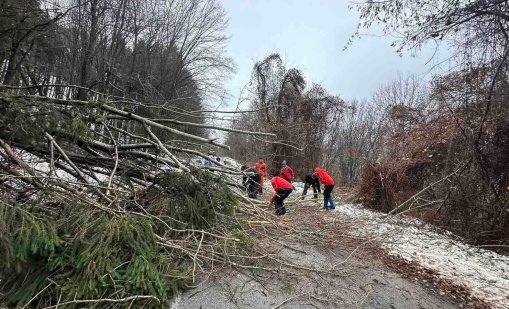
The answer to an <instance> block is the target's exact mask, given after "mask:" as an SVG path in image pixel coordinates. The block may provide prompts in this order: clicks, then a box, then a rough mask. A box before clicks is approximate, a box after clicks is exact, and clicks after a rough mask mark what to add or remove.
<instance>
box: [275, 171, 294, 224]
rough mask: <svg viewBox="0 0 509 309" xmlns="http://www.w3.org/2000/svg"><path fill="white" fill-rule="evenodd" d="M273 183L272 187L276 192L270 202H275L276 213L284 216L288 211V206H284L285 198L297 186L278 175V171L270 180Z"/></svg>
mask: <svg viewBox="0 0 509 309" xmlns="http://www.w3.org/2000/svg"><path fill="white" fill-rule="evenodd" d="M270 183H271V184H272V188H274V191H275V192H276V194H274V196H273V197H272V198H271V199H270V204H273V203H274V208H275V210H276V215H278V216H282V215H284V214H285V213H286V208H285V206H284V204H283V203H284V200H285V199H286V198H287V197H288V196H289V195H290V193H292V191H293V190H294V189H295V187H294V186H293V185H292V184H291V183H290V182H288V181H286V180H285V179H283V178H282V177H279V176H278V173H277V172H276V173H274V175H273V177H272V179H271V180H270Z"/></svg>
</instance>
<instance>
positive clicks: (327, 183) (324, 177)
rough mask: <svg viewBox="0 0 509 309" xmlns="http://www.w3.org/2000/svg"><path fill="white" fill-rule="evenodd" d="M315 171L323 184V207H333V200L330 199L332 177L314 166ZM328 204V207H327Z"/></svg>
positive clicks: (332, 185)
mask: <svg viewBox="0 0 509 309" xmlns="http://www.w3.org/2000/svg"><path fill="white" fill-rule="evenodd" d="M315 173H316V175H317V176H318V178H320V182H321V183H322V184H323V185H324V187H325V189H324V190H323V209H335V208H336V207H335V206H334V200H333V199H332V189H334V179H332V177H331V176H330V175H329V174H328V173H327V171H325V170H324V169H323V168H320V167H317V168H315ZM329 204H330V207H329Z"/></svg>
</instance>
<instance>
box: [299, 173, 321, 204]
mask: <svg viewBox="0 0 509 309" xmlns="http://www.w3.org/2000/svg"><path fill="white" fill-rule="evenodd" d="M309 187H313V193H314V195H313V196H314V198H315V199H318V193H321V190H320V179H319V178H318V176H317V175H316V173H311V174H308V175H306V177H304V191H302V199H304V198H305V197H306V194H307V193H308V189H309Z"/></svg>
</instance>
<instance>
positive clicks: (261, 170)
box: [255, 158, 267, 193]
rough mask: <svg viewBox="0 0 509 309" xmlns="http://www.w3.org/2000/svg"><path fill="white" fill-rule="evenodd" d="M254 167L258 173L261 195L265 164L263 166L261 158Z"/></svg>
mask: <svg viewBox="0 0 509 309" xmlns="http://www.w3.org/2000/svg"><path fill="white" fill-rule="evenodd" d="M255 166H256V170H257V171H258V175H260V193H262V192H263V181H264V180H265V177H267V164H265V162H264V161H263V159H262V158H259V159H258V162H256V165H255Z"/></svg>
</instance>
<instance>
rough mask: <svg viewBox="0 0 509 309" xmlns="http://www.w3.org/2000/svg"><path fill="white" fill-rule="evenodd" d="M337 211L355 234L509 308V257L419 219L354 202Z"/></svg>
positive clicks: (481, 296)
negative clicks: (390, 213)
mask: <svg viewBox="0 0 509 309" xmlns="http://www.w3.org/2000/svg"><path fill="white" fill-rule="evenodd" d="M335 212H336V213H337V214H339V215H340V216H343V217H347V218H348V219H349V220H353V221H354V224H353V226H352V227H353V233H354V234H355V235H356V236H361V237H365V238H367V239H376V240H379V241H380V242H381V244H382V246H383V247H385V248H386V249H387V250H388V251H389V254H391V255H394V256H399V257H401V258H403V259H405V260H406V261H409V262H416V263H418V264H419V265H421V266H423V267H424V268H427V269H430V270H433V271H435V272H436V273H437V274H438V275H439V276H441V277H442V278H444V279H448V280H450V281H452V282H454V283H456V284H458V285H464V286H466V287H467V288H469V289H470V290H471V292H472V294H473V295H474V296H477V297H479V298H481V299H483V300H485V301H486V302H488V303H490V304H491V305H492V306H493V307H494V308H509V257H508V256H503V255H500V254H497V253H495V252H493V251H489V250H484V249H480V248H476V247H474V246H471V245H468V244H465V243H464V241H463V240H462V239H461V238H459V237H457V236H455V235H454V234H452V233H450V232H448V231H444V230H442V229H439V228H437V227H434V226H432V225H429V224H426V223H424V222H422V221H420V220H418V219H414V218H408V217H394V216H387V215H385V214H383V213H379V212H375V211H371V210H368V209H366V208H364V207H362V206H361V205H354V204H344V205H338V206H337V207H336V210H335ZM336 219H337V218H336ZM331 220H333V218H331Z"/></svg>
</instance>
